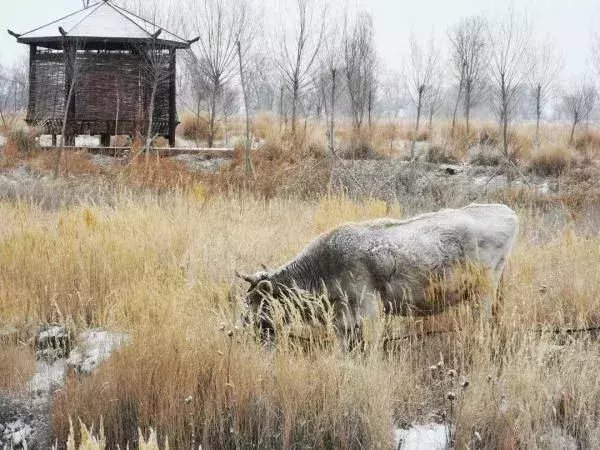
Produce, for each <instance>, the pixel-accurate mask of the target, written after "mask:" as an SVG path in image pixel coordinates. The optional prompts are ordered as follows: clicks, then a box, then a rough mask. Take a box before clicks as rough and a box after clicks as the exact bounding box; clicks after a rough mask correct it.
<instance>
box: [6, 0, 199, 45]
mask: <svg viewBox="0 0 600 450" xmlns="http://www.w3.org/2000/svg"><path fill="white" fill-rule="evenodd" d="M9 33H10V34H12V35H13V36H15V37H17V41H18V42H21V43H24V44H39V45H42V46H44V45H48V46H53V45H52V44H53V43H54V44H56V43H58V42H63V40H64V39H65V38H68V39H73V40H81V41H85V42H86V43H92V42H93V43H100V42H105V43H109V42H110V43H145V42H148V43H150V42H157V43H159V44H160V45H165V46H170V47H176V48H189V46H190V41H187V40H185V39H183V38H181V37H179V36H177V35H175V34H174V33H170V32H168V31H167V30H165V29H163V28H161V27H160V26H158V25H156V24H154V23H152V22H150V21H149V20H146V19H143V18H141V17H139V16H137V15H136V14H133V13H132V12H130V11H127V10H125V9H123V8H121V7H119V6H117V5H115V4H114V3H113V2H111V1H110V0H101V1H99V2H97V3H94V4H93V5H91V6H88V7H87V8H84V9H82V10H80V11H77V12H75V13H72V14H69V15H68V16H65V17H62V18H60V19H58V20H55V21H54V22H51V23H49V24H47V25H44V26H41V27H38V28H35V29H34V30H31V31H28V32H27V33H23V34H20V35H19V34H16V33H14V32H12V31H9Z"/></svg>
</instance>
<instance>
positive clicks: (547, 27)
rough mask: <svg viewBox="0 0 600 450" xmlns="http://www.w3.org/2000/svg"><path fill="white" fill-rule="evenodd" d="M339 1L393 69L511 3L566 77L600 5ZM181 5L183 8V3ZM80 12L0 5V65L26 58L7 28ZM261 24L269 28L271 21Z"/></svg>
mask: <svg viewBox="0 0 600 450" xmlns="http://www.w3.org/2000/svg"><path fill="white" fill-rule="evenodd" d="M177 1H178V0H175V2H176V3H177ZM256 1H258V2H259V3H264V2H265V0H256ZM267 1H269V2H270V1H285V0H267ZM288 1H289V0H288ZM341 1H348V2H349V3H350V5H351V6H352V7H358V8H361V9H365V10H367V11H368V12H370V13H371V14H372V15H373V18H374V22H375V31H376V39H377V48H378V51H379V56H380V58H381V60H382V63H383V66H384V67H389V68H390V69H395V70H399V69H400V68H401V65H402V64H401V62H402V58H403V54H404V53H405V51H406V47H407V42H408V36H409V34H410V32H411V30H412V31H414V32H415V33H416V35H417V36H418V37H419V38H421V39H422V40H425V39H427V38H428V36H429V35H430V34H431V33H432V32H433V33H434V34H435V35H436V36H437V37H438V39H439V40H440V41H442V40H443V41H445V40H446V39H445V38H446V32H447V30H448V28H449V27H450V26H452V25H453V24H454V23H456V22H457V21H458V20H459V19H460V18H461V17H464V16H468V15H473V14H481V15H484V16H486V17H488V18H490V19H492V20H493V19H495V18H498V17H501V16H502V14H504V13H505V11H506V10H507V8H508V6H509V5H510V4H511V3H512V4H513V5H514V8H515V10H517V11H519V12H524V13H526V14H527V15H528V17H529V18H530V20H531V22H532V23H533V25H534V32H533V34H534V37H535V38H536V39H546V38H550V39H552V40H553V41H554V42H555V43H556V46H557V47H558V48H559V49H560V51H561V52H562V54H563V57H564V60H565V76H566V77H579V76H581V75H582V74H583V73H584V72H585V71H586V68H587V58H588V54H589V49H590V42H591V37H592V35H593V33H594V29H593V24H594V23H596V24H597V23H599V22H600V0H341ZM181 3H182V5H183V4H184V0H181ZM80 7H81V1H80V0H0V11H2V15H1V16H0V61H1V62H2V63H3V64H7V63H8V64H10V63H11V62H12V61H14V60H15V59H16V58H18V57H20V56H21V55H25V54H26V47H25V46H23V45H20V44H17V43H16V42H15V39H14V38H13V37H12V36H9V35H8V34H7V33H6V31H5V30H6V29H7V28H10V29H12V30H13V31H15V32H17V33H23V32H26V31H29V30H30V29H32V28H36V27H38V26H40V25H44V24H46V23H48V22H50V21H52V20H55V19H57V18H59V17H62V16H64V15H66V14H68V13H70V12H72V11H74V10H76V9H79V8H80ZM266 10H267V11H268V10H269V8H266ZM265 22H266V25H265V26H268V23H269V22H270V20H265Z"/></svg>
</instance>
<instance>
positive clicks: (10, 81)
mask: <svg viewBox="0 0 600 450" xmlns="http://www.w3.org/2000/svg"><path fill="white" fill-rule="evenodd" d="M27 90H28V75H27V65H26V64H23V63H22V62H19V63H16V64H14V65H13V66H12V67H2V66H1V65H0V125H1V126H2V128H4V129H5V130H9V129H11V128H13V127H14V125H15V123H16V121H17V119H18V117H19V112H20V111H22V110H23V109H25V108H26V106H27V95H28V93H27Z"/></svg>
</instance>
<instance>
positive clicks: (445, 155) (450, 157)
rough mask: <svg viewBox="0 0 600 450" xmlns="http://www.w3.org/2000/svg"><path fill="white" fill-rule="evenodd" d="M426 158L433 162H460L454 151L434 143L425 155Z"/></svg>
mask: <svg viewBox="0 0 600 450" xmlns="http://www.w3.org/2000/svg"><path fill="white" fill-rule="evenodd" d="M425 160H426V161H427V162H430V163H433V164H456V163H458V158H457V157H456V155H455V154H453V153H452V151H451V150H450V149H449V148H447V147H445V146H442V145H432V146H431V147H429V149H428V150H427V155H425Z"/></svg>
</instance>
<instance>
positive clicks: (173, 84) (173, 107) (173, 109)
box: [169, 48, 178, 148]
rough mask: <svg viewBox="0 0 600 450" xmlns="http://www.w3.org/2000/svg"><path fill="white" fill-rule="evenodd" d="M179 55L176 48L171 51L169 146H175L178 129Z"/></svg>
mask: <svg viewBox="0 0 600 450" xmlns="http://www.w3.org/2000/svg"><path fill="white" fill-rule="evenodd" d="M177 125H178V122H177V56H176V53H175V48H171V49H170V51H169V147H171V148H173V147H175V130H176V129H177Z"/></svg>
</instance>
